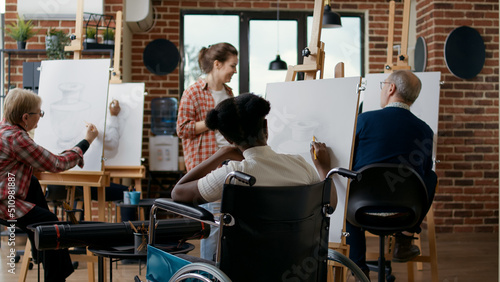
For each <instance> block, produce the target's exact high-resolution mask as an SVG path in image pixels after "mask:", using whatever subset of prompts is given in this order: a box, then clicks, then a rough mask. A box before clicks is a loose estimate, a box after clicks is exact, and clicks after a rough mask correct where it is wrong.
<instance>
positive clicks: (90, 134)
mask: <svg viewBox="0 0 500 282" xmlns="http://www.w3.org/2000/svg"><path fill="white" fill-rule="evenodd" d="M85 124H86V127H87V131H86V133H85V140H87V141H88V142H89V143H90V144H92V142H93V141H94V139H95V138H96V137H97V135H99V132H98V131H97V127H96V126H95V125H93V124H92V123H89V122H85Z"/></svg>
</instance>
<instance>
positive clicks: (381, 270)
mask: <svg viewBox="0 0 500 282" xmlns="http://www.w3.org/2000/svg"><path fill="white" fill-rule="evenodd" d="M379 237H380V240H379V257H378V281H385V236H382V235H380V236H379Z"/></svg>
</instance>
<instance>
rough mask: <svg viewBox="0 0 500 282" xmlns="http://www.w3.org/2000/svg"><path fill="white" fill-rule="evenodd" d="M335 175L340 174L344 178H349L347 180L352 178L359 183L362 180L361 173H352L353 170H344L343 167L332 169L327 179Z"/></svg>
mask: <svg viewBox="0 0 500 282" xmlns="http://www.w3.org/2000/svg"><path fill="white" fill-rule="evenodd" d="M333 174H339V175H341V176H343V177H347V178H351V179H355V180H357V181H359V180H361V174H360V173H357V172H356V171H352V170H348V169H346V168H342V167H335V168H332V169H331V170H330V171H329V172H328V174H327V176H326V177H327V178H328V177H330V176H332V175H333Z"/></svg>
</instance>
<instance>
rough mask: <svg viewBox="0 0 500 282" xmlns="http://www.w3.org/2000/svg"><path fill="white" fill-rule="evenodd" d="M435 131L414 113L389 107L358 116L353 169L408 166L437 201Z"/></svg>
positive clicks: (430, 195)
mask: <svg viewBox="0 0 500 282" xmlns="http://www.w3.org/2000/svg"><path fill="white" fill-rule="evenodd" d="M433 136H434V133H433V132H432V129H431V128H430V127H429V125H427V124H426V123H425V122H424V121H422V120H421V119H419V118H418V117H416V116H415V115H414V114H413V113H412V112H410V111H408V110H406V109H403V108H397V107H386V108H384V109H381V110H376V111H369V112H366V113H362V114H360V115H359V116H358V121H357V126H356V141H355V150H354V163H353V169H354V170H358V169H360V168H362V167H364V166H366V165H369V164H373V163H405V164H407V165H410V166H412V167H413V168H414V169H415V171H416V172H417V173H419V174H420V176H421V177H422V179H423V180H424V182H425V184H426V186H427V191H428V194H429V198H430V199H432V198H434V192H435V191H434V190H435V186H436V182H437V176H436V174H435V173H434V171H432V164H433V162H432V147H433Z"/></svg>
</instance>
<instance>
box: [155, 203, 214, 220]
mask: <svg viewBox="0 0 500 282" xmlns="http://www.w3.org/2000/svg"><path fill="white" fill-rule="evenodd" d="M153 206H157V207H158V208H160V209H163V210H166V211H169V212H173V213H175V214H178V215H182V216H185V217H189V218H192V219H195V220H200V221H211V222H214V221H215V220H214V215H213V214H212V213H211V212H209V211H207V210H206V209H204V208H202V207H199V206H193V205H188V204H184V203H178V202H174V201H173V200H172V199H156V200H155V201H154V203H153Z"/></svg>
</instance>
